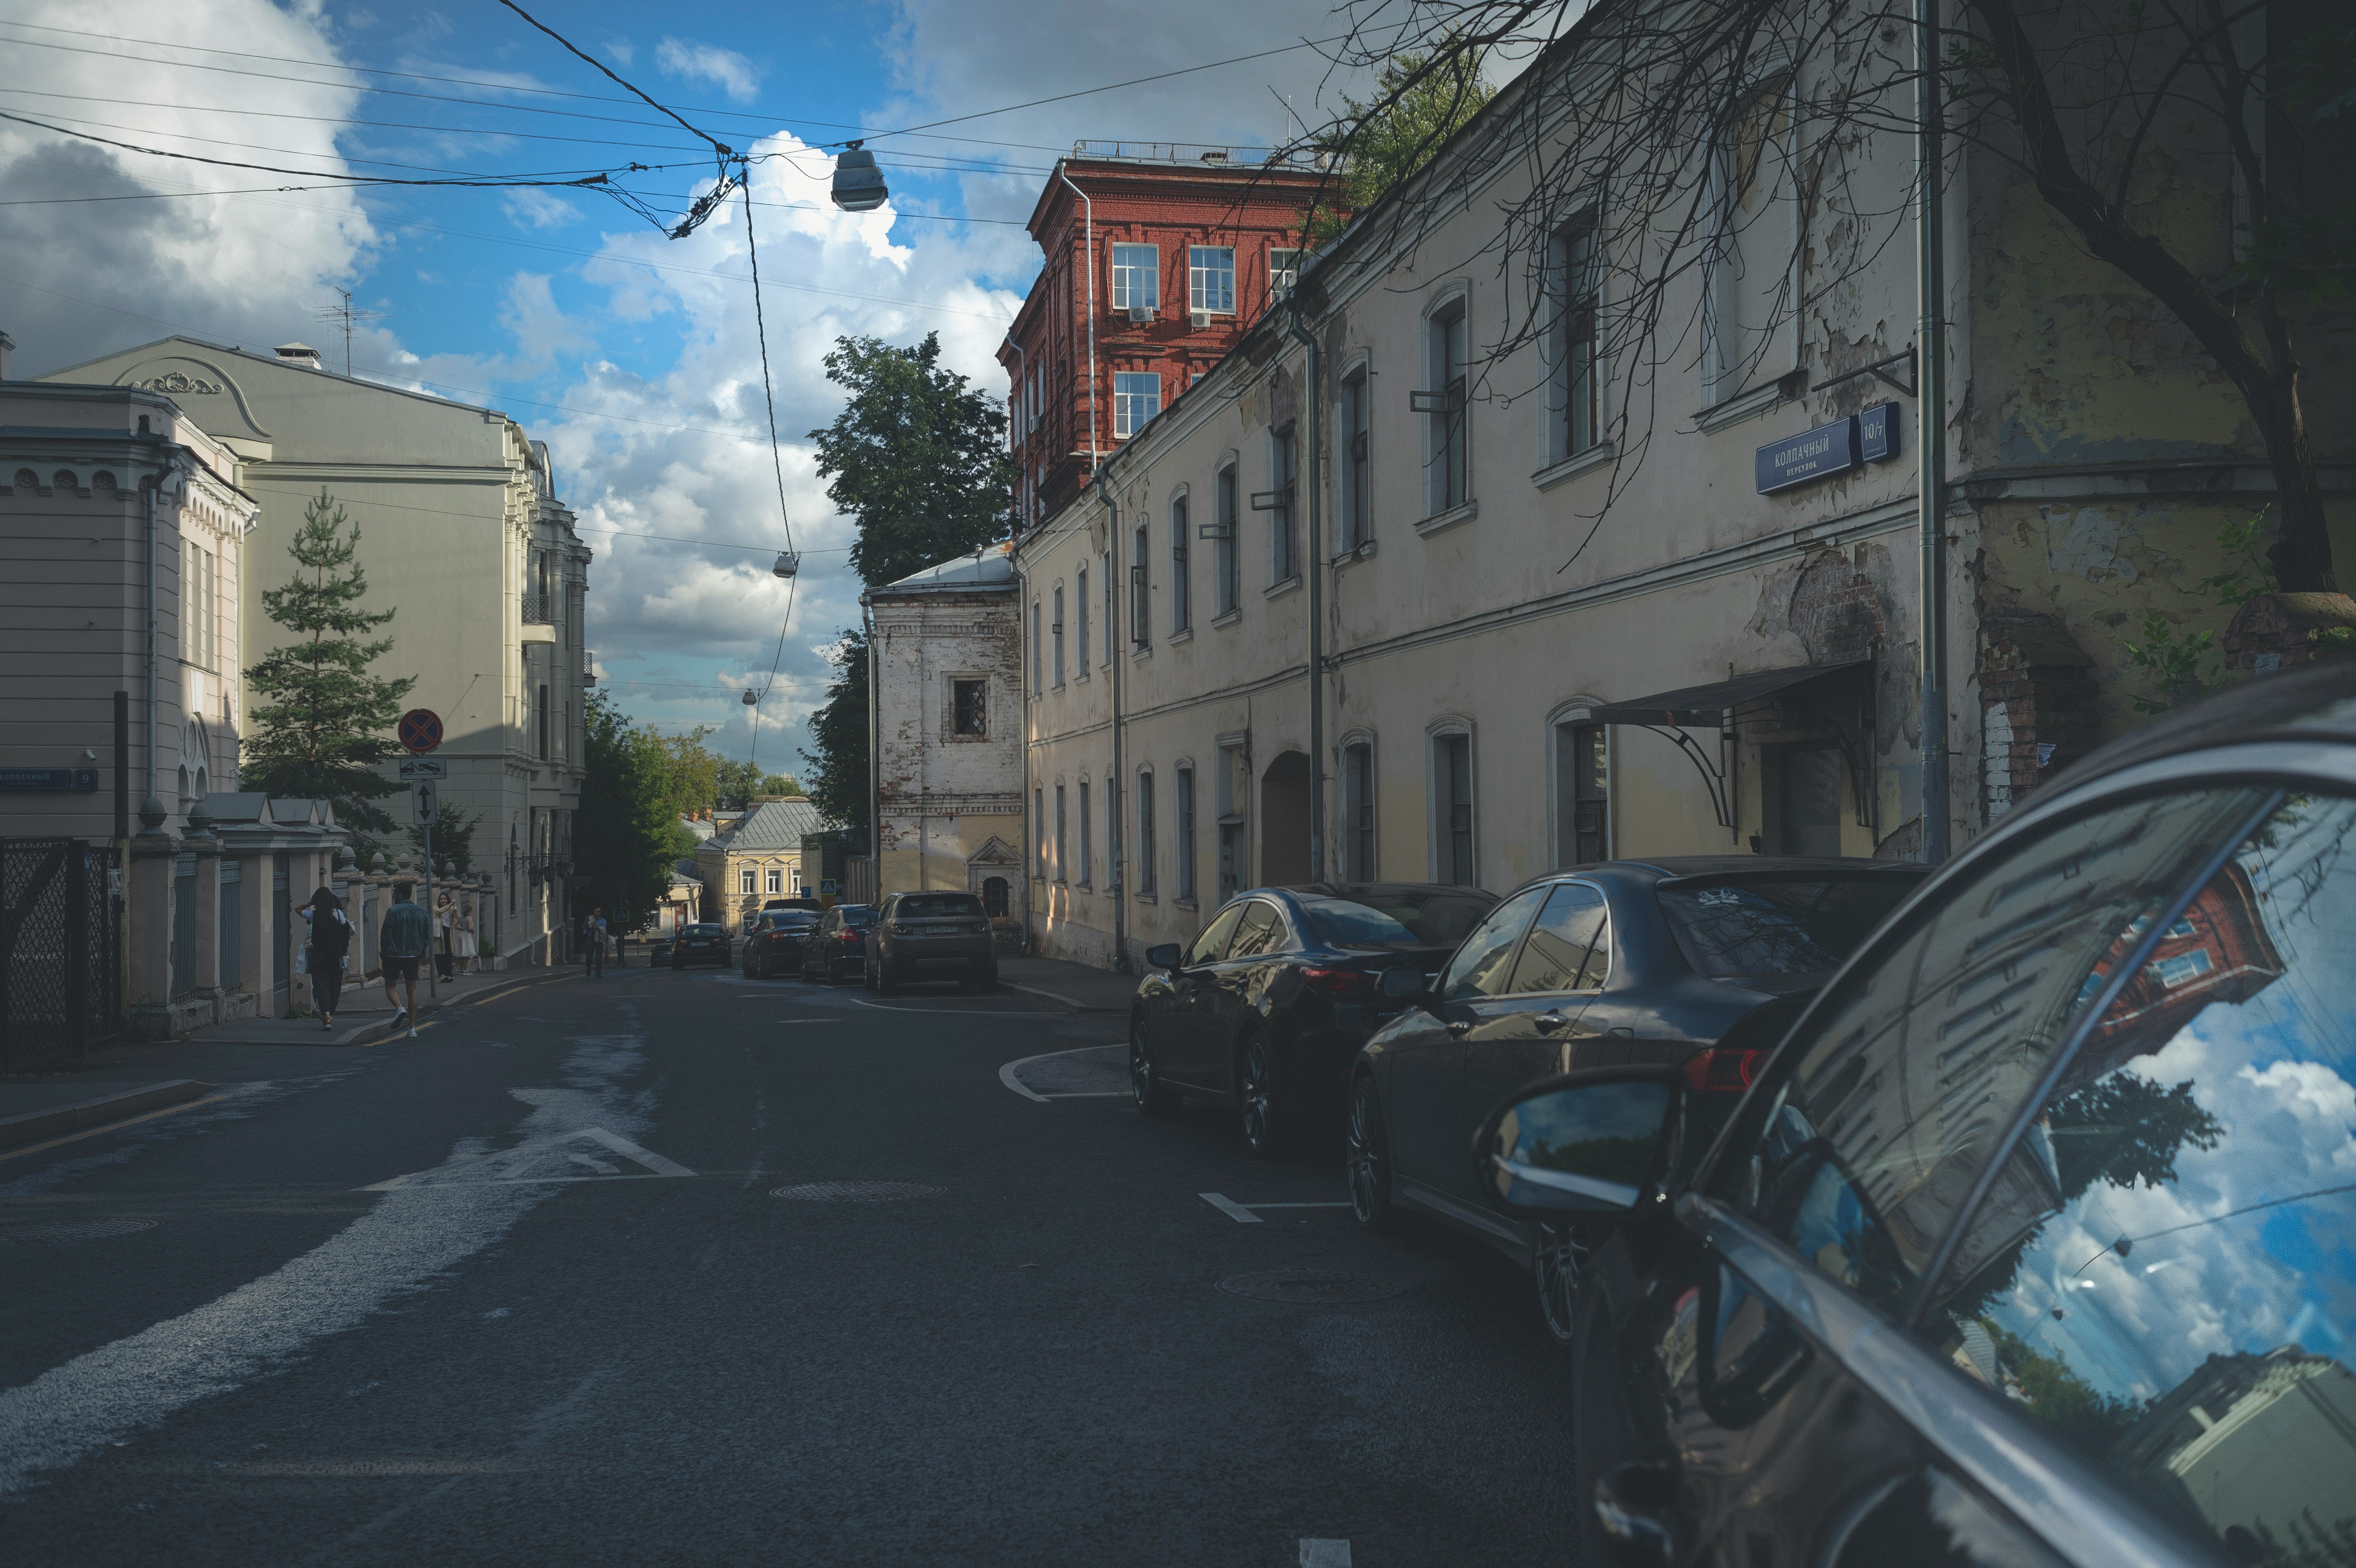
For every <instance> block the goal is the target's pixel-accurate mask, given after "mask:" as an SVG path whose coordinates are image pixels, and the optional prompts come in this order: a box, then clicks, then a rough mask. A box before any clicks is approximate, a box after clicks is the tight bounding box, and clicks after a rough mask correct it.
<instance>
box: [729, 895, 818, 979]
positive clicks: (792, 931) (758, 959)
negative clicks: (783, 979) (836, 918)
mask: <svg viewBox="0 0 2356 1568" xmlns="http://www.w3.org/2000/svg"><path fill="white" fill-rule="evenodd" d="M818 923H819V916H818V914H817V913H816V912H814V911H810V910H806V909H766V910H763V911H762V912H760V914H759V915H758V916H757V917H755V920H754V922H753V927H752V929H751V930H749V931H747V932H746V933H744V977H745V978H746V979H748V980H766V979H767V978H768V977H769V976H772V975H796V974H799V973H800V972H801V966H802V949H803V948H804V947H805V946H807V945H808V944H809V939H810V937H811V936H812V935H813V934H814V933H816V932H817V930H818Z"/></svg>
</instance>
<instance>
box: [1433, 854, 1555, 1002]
mask: <svg viewBox="0 0 2356 1568" xmlns="http://www.w3.org/2000/svg"><path fill="white" fill-rule="evenodd" d="M1549 891H1551V890H1550V889H1548V888H1547V886H1546V884H1545V883H1543V882H1541V883H1540V884H1538V885H1537V887H1535V888H1525V889H1523V890H1522V891H1520V892H1518V893H1515V895H1514V896H1513V897H1512V898H1509V899H1507V900H1506V901H1505V902H1504V903H1501V904H1499V905H1498V906H1497V907H1496V908H1495V909H1494V910H1491V911H1490V912H1489V918H1488V919H1486V920H1484V921H1483V922H1482V923H1480V924H1479V925H1478V926H1477V927H1475V928H1474V929H1473V932H1472V935H1470V936H1468V937H1466V938H1465V939H1464V944H1463V945H1462V947H1459V948H1458V949H1457V950H1456V956H1455V957H1454V958H1452V959H1451V960H1450V961H1449V965H1448V968H1447V971H1446V972H1445V973H1443V974H1442V975H1441V976H1440V998H1441V999H1442V1000H1444V1001H1451V1002H1453V1001H1462V1000H1463V999H1465V998H1466V997H1502V996H1504V995H1505V983H1506V980H1507V978H1508V976H1511V975H1512V973H1513V968H1514V953H1515V950H1516V949H1517V948H1519V947H1520V946H1521V943H1522V932H1523V931H1524V929H1525V928H1526V927H1527V926H1528V925H1529V923H1530V916H1532V915H1534V914H1536V913H1537V912H1538V905H1540V904H1541V903H1544V902H1545V901H1546V896H1547V893H1548V892H1549Z"/></svg>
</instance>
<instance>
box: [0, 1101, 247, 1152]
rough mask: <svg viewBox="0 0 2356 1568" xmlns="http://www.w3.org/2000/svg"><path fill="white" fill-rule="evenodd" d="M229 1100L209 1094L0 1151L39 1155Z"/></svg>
mask: <svg viewBox="0 0 2356 1568" xmlns="http://www.w3.org/2000/svg"><path fill="white" fill-rule="evenodd" d="M228 1098H229V1096H228V1095H227V1094H208V1095H206V1096H205V1097H204V1098H203V1099H201V1100H190V1101H187V1102H186V1103H185V1104H177V1105H166V1106H165V1107H164V1108H163V1109H162V1110H160V1111H150V1112H148V1113H147V1114H146V1115H144V1116H125V1117H123V1120H121V1121H119V1122H109V1123H107V1124H106V1125H104V1126H102V1127H84V1128H82V1129H81V1131H80V1132H78V1133H68V1134H67V1135H66V1136H63V1137H61V1138H51V1139H50V1140H49V1141H48V1142H47V1143H42V1144H27V1145H26V1146H25V1147H22V1148H12V1149H8V1150H5V1151H0V1159H15V1158H16V1157H17V1156H18V1155H22V1154H38V1153H40V1152H41V1151H42V1150H43V1149H45V1148H55V1147H58V1146H59V1144H70V1143H80V1141H81V1140H82V1139H84V1138H94V1137H96V1136H98V1135H99V1134H101V1133H111V1132H115V1131H117V1130H119V1129H121V1128H123V1127H135V1126H137V1125H139V1124H140V1123H142V1122H152V1121H154V1120H155V1118H156V1117H158V1116H177V1115H179V1114H180V1113H181V1112H182V1111H193V1110H195V1109H196V1108H197V1107H198V1106H199V1105H212V1104H220V1102H221V1101H223V1100H226V1099H228Z"/></svg>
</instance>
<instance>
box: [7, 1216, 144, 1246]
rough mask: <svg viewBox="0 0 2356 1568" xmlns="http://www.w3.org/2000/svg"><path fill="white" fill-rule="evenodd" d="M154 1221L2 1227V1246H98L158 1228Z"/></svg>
mask: <svg viewBox="0 0 2356 1568" xmlns="http://www.w3.org/2000/svg"><path fill="white" fill-rule="evenodd" d="M155 1223H156V1222H155V1221H153V1220H59V1221H52V1222H51V1223H48V1224H46V1225H0V1242H98V1241H103V1240H105V1239H106V1238H107V1237H109V1236H129V1235H134V1234H136V1233H137V1232H141V1231H152V1230H154V1229H155Z"/></svg>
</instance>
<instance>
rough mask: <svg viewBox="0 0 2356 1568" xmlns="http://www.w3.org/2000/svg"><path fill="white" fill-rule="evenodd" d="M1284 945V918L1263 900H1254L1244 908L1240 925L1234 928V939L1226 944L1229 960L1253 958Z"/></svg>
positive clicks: (1272, 905) (1274, 907) (1273, 906)
mask: <svg viewBox="0 0 2356 1568" xmlns="http://www.w3.org/2000/svg"><path fill="white" fill-rule="evenodd" d="M1283 945H1284V918H1283V916H1281V915H1280V914H1278V913H1277V912H1276V906H1275V905H1274V904H1272V903H1269V901H1267V900H1265V899H1254V900H1252V901H1250V902H1249V903H1247V904H1246V905H1245V906H1244V918H1243V921H1242V923H1240V924H1238V925H1237V927H1236V939H1235V941H1233V942H1231V943H1229V944H1227V956H1228V957H1230V958H1253V957H1257V956H1258V955H1260V954H1263V953H1273V952H1275V951H1276V950H1277V949H1279V948H1280V947H1282V946H1283Z"/></svg>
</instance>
